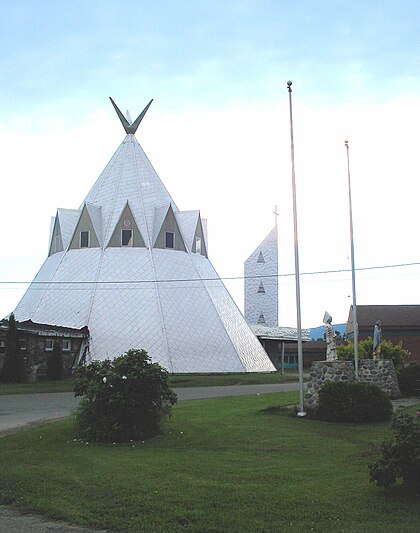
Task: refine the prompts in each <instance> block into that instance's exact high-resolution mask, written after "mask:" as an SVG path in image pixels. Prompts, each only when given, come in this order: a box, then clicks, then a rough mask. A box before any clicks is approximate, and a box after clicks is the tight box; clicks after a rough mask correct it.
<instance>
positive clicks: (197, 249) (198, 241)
mask: <svg viewBox="0 0 420 533" xmlns="http://www.w3.org/2000/svg"><path fill="white" fill-rule="evenodd" d="M195 253H196V254H197V255H201V239H200V237H196V238H195Z"/></svg>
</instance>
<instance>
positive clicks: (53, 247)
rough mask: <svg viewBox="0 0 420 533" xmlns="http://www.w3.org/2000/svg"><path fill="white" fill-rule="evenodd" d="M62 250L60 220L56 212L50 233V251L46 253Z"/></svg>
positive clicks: (51, 253)
mask: <svg viewBox="0 0 420 533" xmlns="http://www.w3.org/2000/svg"><path fill="white" fill-rule="evenodd" d="M62 251H63V238H62V236H61V227H60V221H59V219H58V214H57V216H56V217H55V222H54V228H53V232H52V235H51V243H50V253H49V254H48V255H53V254H56V253H57V252H62Z"/></svg>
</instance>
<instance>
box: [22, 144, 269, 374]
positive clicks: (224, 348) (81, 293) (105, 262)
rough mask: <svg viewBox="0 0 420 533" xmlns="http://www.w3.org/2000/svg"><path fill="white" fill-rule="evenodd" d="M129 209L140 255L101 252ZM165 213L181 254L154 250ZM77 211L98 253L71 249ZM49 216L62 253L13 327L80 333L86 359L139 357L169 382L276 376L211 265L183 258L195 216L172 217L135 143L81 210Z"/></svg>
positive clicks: (125, 249)
mask: <svg viewBox="0 0 420 533" xmlns="http://www.w3.org/2000/svg"><path fill="white" fill-rule="evenodd" d="M127 202H128V203H129V206H130V209H131V211H132V215H133V217H134V221H135V224H136V225H137V226H138V229H139V231H140V233H141V235H142V237H143V240H144V243H145V246H140V245H134V246H115V244H114V245H113V246H109V244H110V239H111V237H112V236H113V234H114V230H115V228H116V226H117V224H118V223H119V222H120V218H121V213H122V212H123V210H124V208H125V206H126V205H127ZM169 205H172V209H173V211H174V213H175V217H176V219H177V221H178V224H179V227H180V231H181V233H182V235H183V237H184V239H185V241H186V242H185V244H186V247H187V251H178V250H174V249H162V248H154V247H153V243H154V241H155V240H156V237H157V235H158V234H159V229H160V227H161V225H162V223H164V219H165V214H166V213H167V211H168V206H169ZM84 206H86V209H87V211H88V213H89V217H90V221H91V224H92V227H93V228H94V231H95V233H96V234H97V238H98V241H99V246H97V245H96V246H97V247H87V248H80V247H79V248H74V246H75V245H74V243H75V242H76V240H74V239H73V245H72V248H71V249H70V241H71V240H72V235H73V234H74V232H75V231H76V229H77V228H78V226H77V224H79V220H80V215H81V213H82V210H83V208H84ZM57 216H58V219H59V222H60V228H61V236H62V240H63V250H62V251H56V249H55V248H50V250H52V252H51V254H50V255H49V257H48V258H47V259H46V261H45V262H44V264H43V265H42V267H41V269H40V270H39V272H38V274H37V276H36V277H35V279H34V281H33V283H32V284H31V285H30V287H29V288H28V290H27V292H26V293H25V295H24V297H23V298H22V300H21V302H20V303H19V304H18V306H17V308H16V310H15V315H16V318H17V320H20V321H23V320H28V319H30V320H32V321H33V322H37V323H42V324H54V325H60V326H67V327H73V328H81V327H83V326H88V328H89V332H90V353H91V357H92V358H93V359H105V358H108V357H115V356H118V355H120V354H121V353H123V352H124V351H126V350H128V349H130V348H144V349H146V350H147V351H148V352H149V354H150V356H151V357H152V360H153V361H156V362H158V363H160V364H161V365H162V366H164V367H166V368H167V369H168V370H169V371H170V372H178V373H184V372H241V371H248V372H251V371H272V370H274V367H273V365H272V363H271V362H270V360H269V358H268V356H267V354H266V353H265V351H264V349H263V348H262V346H261V345H260V343H259V341H258V340H257V338H256V337H255V335H254V334H253V332H252V331H251V329H250V328H249V326H248V325H247V324H246V322H245V320H244V318H243V316H242V314H241V313H240V311H239V310H238V308H237V306H236V304H235V303H234V301H233V300H232V298H231V296H230V294H229V293H228V291H227V289H226V288H225V286H224V285H223V283H222V281H221V280H220V279H219V277H218V275H217V273H216V271H215V270H214V268H213V266H212V265H211V263H210V261H209V259H208V258H207V257H206V256H205V255H197V254H195V253H191V248H192V243H193V241H194V235H195V233H194V232H195V231H196V230H195V228H196V226H197V223H198V221H199V212H197V211H191V212H185V213H181V212H179V210H178V208H177V206H176V204H175V203H174V201H173V199H172V198H171V196H170V195H169V193H168V191H167V190H166V188H165V186H164V185H163V183H162V182H161V180H160V178H159V176H158V175H157V173H156V171H155V170H154V168H153V167H152V165H151V163H150V162H149V160H148V159H147V157H146V155H145V154H144V152H143V150H142V148H141V146H140V145H139V143H138V141H137V139H136V138H135V136H134V135H133V134H127V136H126V137H125V139H124V141H123V143H122V144H121V145H120V147H119V148H118V149H117V151H116V152H115V154H114V155H113V157H112V158H111V160H110V162H109V163H108V165H107V166H106V168H105V170H104V171H103V172H102V174H101V175H100V176H99V178H98V180H97V181H96V183H95V184H94V186H93V187H92V189H91V190H90V192H89V193H88V194H87V196H86V198H85V200H84V201H83V202H82V204H81V207H80V208H79V210H65V209H59V210H58V214H57ZM126 222H127V224H128V223H129V222H128V221H126ZM157 226H159V227H157ZM205 232H206V230H205V225H204V233H205ZM205 238H206V237H205ZM80 242H81V241H80V240H77V243H79V244H80ZM92 242H93V241H92ZM80 246H81V244H80ZM203 249H204V252H203V251H202V253H203V254H205V250H207V249H208V248H207V243H206V246H205V247H203Z"/></svg>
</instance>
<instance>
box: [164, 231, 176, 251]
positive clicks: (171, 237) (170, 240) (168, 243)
mask: <svg viewBox="0 0 420 533" xmlns="http://www.w3.org/2000/svg"><path fill="white" fill-rule="evenodd" d="M165 248H172V249H173V248H175V233H174V232H173V231H165Z"/></svg>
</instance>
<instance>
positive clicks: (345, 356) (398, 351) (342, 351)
mask: <svg viewBox="0 0 420 533" xmlns="http://www.w3.org/2000/svg"><path fill="white" fill-rule="evenodd" d="M372 352H373V341H372V338H371V337H368V338H367V339H365V340H363V341H360V342H359V350H358V354H359V360H360V359H372V358H373V353H372ZM409 356H410V352H409V351H407V350H405V349H404V348H403V347H402V342H401V341H400V342H399V343H398V344H392V342H391V341H382V342H381V358H382V359H391V360H392V362H393V363H394V366H395V368H396V369H398V368H401V367H402V366H403V365H404V364H405V362H406V361H407V359H408V357H409ZM337 357H338V359H341V360H344V361H354V343H353V342H348V341H347V342H345V343H343V344H341V345H339V346H337Z"/></svg>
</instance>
